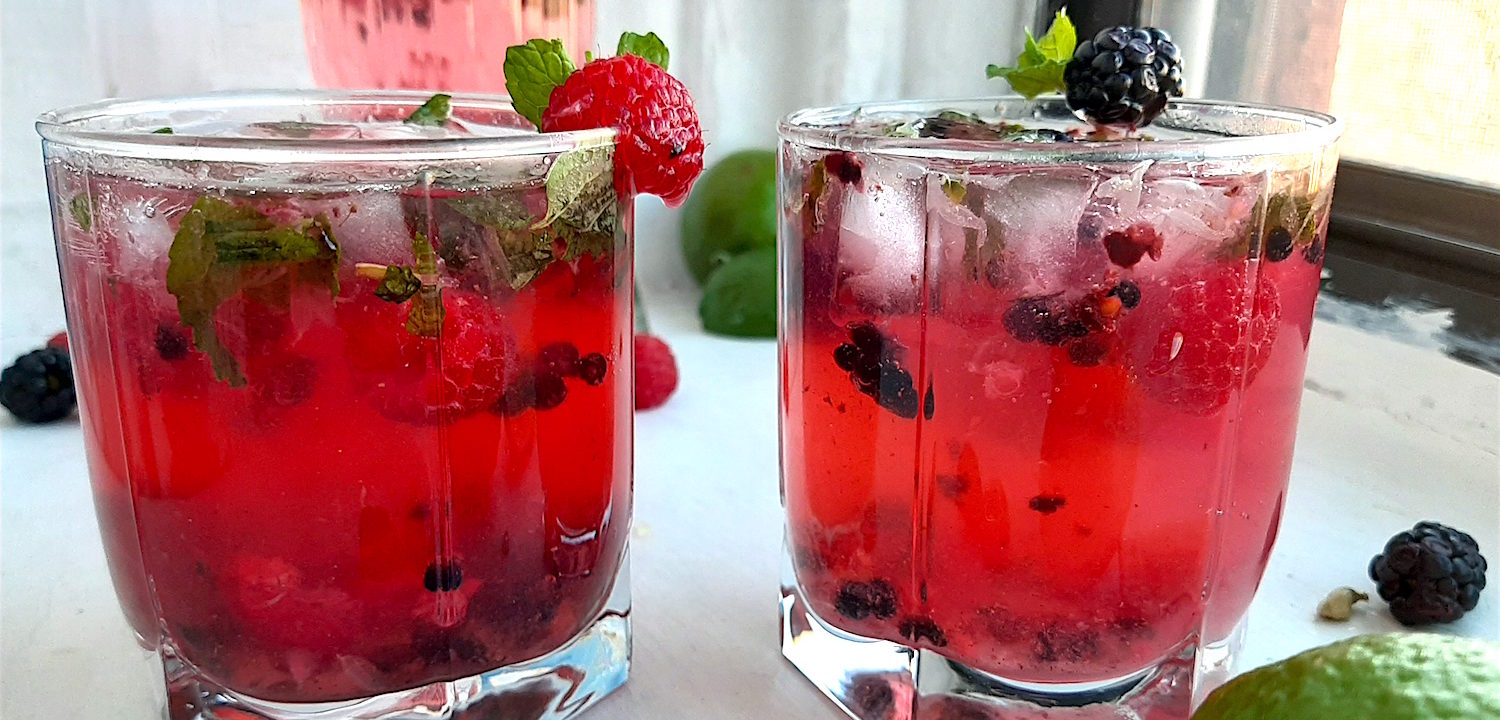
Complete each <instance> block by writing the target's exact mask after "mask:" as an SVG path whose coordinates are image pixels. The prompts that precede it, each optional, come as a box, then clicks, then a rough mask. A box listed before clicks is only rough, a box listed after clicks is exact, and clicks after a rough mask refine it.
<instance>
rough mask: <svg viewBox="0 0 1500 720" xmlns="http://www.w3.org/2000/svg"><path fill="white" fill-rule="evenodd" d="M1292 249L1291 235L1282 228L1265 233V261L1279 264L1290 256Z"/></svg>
mask: <svg viewBox="0 0 1500 720" xmlns="http://www.w3.org/2000/svg"><path fill="white" fill-rule="evenodd" d="M1293 247H1294V244H1293V238H1292V234H1291V233H1290V232H1288V231H1287V229H1286V228H1284V227H1278V228H1275V229H1273V230H1271V232H1269V233H1266V259H1267V260H1270V261H1271V262H1281V261H1282V260H1285V259H1287V258H1289V257H1291V256H1292V249H1293Z"/></svg>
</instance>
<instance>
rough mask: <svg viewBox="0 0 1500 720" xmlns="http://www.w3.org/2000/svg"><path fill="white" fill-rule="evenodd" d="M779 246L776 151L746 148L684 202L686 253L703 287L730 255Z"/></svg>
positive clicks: (720, 164)
mask: <svg viewBox="0 0 1500 720" xmlns="http://www.w3.org/2000/svg"><path fill="white" fill-rule="evenodd" d="M766 247H776V153H775V152H774V151H771V150H740V151H739V152H736V153H733V154H731V155H729V156H728V157H726V158H724V159H723V160H720V161H719V162H718V163H716V164H715V165H714V166H713V167H711V168H709V169H708V172H705V173H703V177H700V178H698V182H697V184H696V185H695V186H694V187H693V193H692V194H691V195H689V196H688V200H687V202H686V203H685V204H684V205H683V206H682V255H683V257H684V258H685V259H686V260H687V266H688V272H690V273H692V275H693V279H694V280H697V281H698V284H699V285H702V284H703V283H704V281H706V280H707V279H708V276H709V273H712V272H713V271H714V268H717V267H718V266H719V265H722V264H723V263H724V262H726V261H727V260H728V259H729V258H731V257H734V256H736V255H739V254H741V253H744V252H748V251H750V250H755V249H757V248H766Z"/></svg>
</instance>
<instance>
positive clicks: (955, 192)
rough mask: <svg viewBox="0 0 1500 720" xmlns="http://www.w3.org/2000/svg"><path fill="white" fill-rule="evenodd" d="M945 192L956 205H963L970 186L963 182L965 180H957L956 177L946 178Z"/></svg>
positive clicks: (944, 181)
mask: <svg viewBox="0 0 1500 720" xmlns="http://www.w3.org/2000/svg"><path fill="white" fill-rule="evenodd" d="M943 194H944V195H947V196H948V199H949V200H952V201H953V204H954V205H962V204H963V203H964V198H965V197H967V196H968V194H969V188H968V187H967V186H965V185H964V184H963V181H961V180H955V179H954V178H944V179H943Z"/></svg>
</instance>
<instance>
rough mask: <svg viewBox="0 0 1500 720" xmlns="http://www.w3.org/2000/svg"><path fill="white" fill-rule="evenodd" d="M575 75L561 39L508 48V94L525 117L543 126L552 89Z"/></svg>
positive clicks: (533, 123)
mask: <svg viewBox="0 0 1500 720" xmlns="http://www.w3.org/2000/svg"><path fill="white" fill-rule="evenodd" d="M572 73H573V61H572V60H570V59H568V52H567V50H565V49H564V48H563V44H562V41H561V40H531V41H528V42H527V43H526V44H525V45H512V46H510V47H508V48H506V49H505V91H506V92H507V93H509V94H510V101H511V103H512V104H513V105H515V108H516V112H518V113H520V114H521V117H524V118H526V119H527V120H530V121H531V124H532V125H535V126H537V128H538V129H540V128H541V127H542V111H543V110H545V109H547V101H548V99H550V98H551V97H552V90H553V88H556V87H557V86H558V85H561V84H563V81H565V80H567V79H568V76H569V75H571V74H572Z"/></svg>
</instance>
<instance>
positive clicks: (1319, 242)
mask: <svg viewBox="0 0 1500 720" xmlns="http://www.w3.org/2000/svg"><path fill="white" fill-rule="evenodd" d="M1324 242H1325V241H1324V239H1323V238H1321V237H1320V238H1318V239H1316V240H1313V241H1312V244H1311V245H1308V246H1307V247H1306V248H1304V249H1303V250H1302V259H1303V260H1306V261H1307V263H1308V264H1309V265H1317V264H1318V263H1320V262H1323V251H1324V249H1325V248H1326V245H1325V244H1324Z"/></svg>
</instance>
